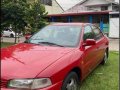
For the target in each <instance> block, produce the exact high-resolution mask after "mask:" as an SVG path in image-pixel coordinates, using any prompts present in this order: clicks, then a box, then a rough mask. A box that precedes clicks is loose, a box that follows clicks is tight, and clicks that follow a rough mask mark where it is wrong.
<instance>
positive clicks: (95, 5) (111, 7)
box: [48, 0, 119, 36]
mask: <svg viewBox="0 0 120 90" xmlns="http://www.w3.org/2000/svg"><path fill="white" fill-rule="evenodd" d="M118 7H119V5H118V3H116V2H114V0H83V1H82V2H80V3H78V4H76V5H75V6H73V7H72V8H70V9H68V10H66V11H65V12H63V13H61V14H50V15H48V19H49V21H50V22H85V23H94V24H96V25H97V26H98V27H100V29H101V31H102V32H103V33H105V34H107V36H109V29H110V28H109V27H110V18H109V12H116V11H118ZM118 23H119V22H118ZM112 28H114V27H112Z"/></svg>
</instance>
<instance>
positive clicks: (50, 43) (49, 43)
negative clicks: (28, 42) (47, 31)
mask: <svg viewBox="0 0 120 90" xmlns="http://www.w3.org/2000/svg"><path fill="white" fill-rule="evenodd" d="M38 43H39V44H48V45H56V46H60V47H64V46H62V45H59V44H56V43H52V42H38Z"/></svg>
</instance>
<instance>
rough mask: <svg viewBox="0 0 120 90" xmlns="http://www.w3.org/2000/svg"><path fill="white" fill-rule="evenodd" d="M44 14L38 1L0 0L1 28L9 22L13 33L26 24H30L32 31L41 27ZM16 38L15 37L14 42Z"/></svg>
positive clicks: (43, 9)
mask: <svg viewBox="0 0 120 90" xmlns="http://www.w3.org/2000/svg"><path fill="white" fill-rule="evenodd" d="M46 15H47V13H46V11H45V7H44V6H43V5H42V4H41V3H40V1H37V2H34V3H33V4H28V3H27V1H26V0H1V29H3V28H4V27H9V25H10V24H11V25H12V28H13V30H14V31H15V34H16V32H17V30H23V29H24V28H25V27H26V26H27V27H28V26H30V27H31V29H32V31H33V32H35V31H37V30H38V29H39V28H42V27H43V26H44V25H46V20H45V19H44V18H45V17H46ZM15 36H16V35H15ZM16 40H17V39H16V37H15V43H16Z"/></svg>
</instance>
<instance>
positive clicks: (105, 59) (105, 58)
mask: <svg viewBox="0 0 120 90" xmlns="http://www.w3.org/2000/svg"><path fill="white" fill-rule="evenodd" d="M104 61H105V63H106V62H107V53H105V56H104Z"/></svg>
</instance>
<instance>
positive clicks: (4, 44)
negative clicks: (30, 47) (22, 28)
mask: <svg viewBox="0 0 120 90" xmlns="http://www.w3.org/2000/svg"><path fill="white" fill-rule="evenodd" d="M13 44H14V43H8V42H4V43H1V47H7V46H10V45H13Z"/></svg>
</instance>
